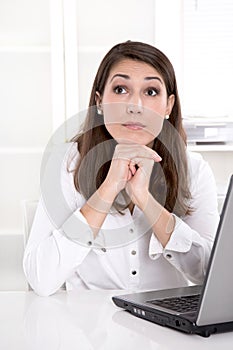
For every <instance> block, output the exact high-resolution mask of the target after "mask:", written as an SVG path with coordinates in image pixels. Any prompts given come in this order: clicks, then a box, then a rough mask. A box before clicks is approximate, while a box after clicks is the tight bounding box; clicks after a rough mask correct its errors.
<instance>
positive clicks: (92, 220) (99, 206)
mask: <svg viewBox="0 0 233 350" xmlns="http://www.w3.org/2000/svg"><path fill="white" fill-rule="evenodd" d="M115 197H116V192H115V191H114V189H113V186H112V185H111V186H109V185H108V184H105V183H103V184H102V185H101V186H100V187H99V188H98V190H97V191H96V192H95V193H94V194H93V195H92V196H91V197H90V198H89V200H88V201H87V202H86V203H85V204H84V205H83V207H82V208H81V209H80V212H81V213H82V215H83V216H84V217H85V219H86V220H87V222H88V224H89V225H90V227H91V228H92V231H93V234H94V237H96V236H97V234H98V232H99V230H100V228H101V226H102V225H103V222H104V220H105V218H106V216H107V214H108V213H109V211H110V209H111V207H112V203H113V201H114V199H115Z"/></svg>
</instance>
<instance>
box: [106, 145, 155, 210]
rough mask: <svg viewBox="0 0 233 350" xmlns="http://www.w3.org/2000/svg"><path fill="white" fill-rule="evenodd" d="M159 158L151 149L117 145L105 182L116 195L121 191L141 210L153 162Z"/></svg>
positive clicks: (140, 146) (147, 191) (147, 189)
mask: <svg viewBox="0 0 233 350" xmlns="http://www.w3.org/2000/svg"><path fill="white" fill-rule="evenodd" d="M160 161H161V157H160V156H159V155H158V154H157V153H156V152H155V151H154V150H152V149H151V148H149V147H147V146H144V145H138V144H118V145H117V146H116V148H115V152H114V155H113V159H112V162H111V165H110V169H109V172H108V174H107V177H106V179H105V181H106V182H107V183H111V186H114V188H113V189H114V192H115V194H116V195H117V194H118V193H119V192H120V191H122V190H123V189H125V190H126V192H127V194H128V196H129V197H130V199H131V200H132V202H133V203H134V204H136V205H137V206H139V207H140V208H141V209H142V208H143V207H144V205H145V201H146V200H147V194H148V193H149V183H150V176H151V173H152V169H153V166H154V163H155V162H160Z"/></svg>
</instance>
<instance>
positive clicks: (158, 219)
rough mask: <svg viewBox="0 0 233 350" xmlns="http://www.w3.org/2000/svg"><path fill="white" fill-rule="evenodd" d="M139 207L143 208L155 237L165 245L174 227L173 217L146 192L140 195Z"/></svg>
mask: <svg viewBox="0 0 233 350" xmlns="http://www.w3.org/2000/svg"><path fill="white" fill-rule="evenodd" d="M141 198H142V200H141V203H140V206H141V209H142V210H143V212H144V214H145V216H146V218H147V220H148V222H149V223H150V224H151V227H152V230H153V232H154V234H155V235H156V237H157V239H158V240H159V241H160V242H161V244H162V246H163V247H165V246H166V244H167V243H168V241H169V239H170V237H171V235H172V232H173V230H174V227H175V218H174V216H173V215H172V214H171V213H169V212H168V211H167V210H166V209H165V208H164V207H163V206H162V205H161V204H159V203H158V202H157V201H156V200H155V199H154V198H153V196H152V195H151V194H150V193H148V194H147V195H146V196H143V197H141Z"/></svg>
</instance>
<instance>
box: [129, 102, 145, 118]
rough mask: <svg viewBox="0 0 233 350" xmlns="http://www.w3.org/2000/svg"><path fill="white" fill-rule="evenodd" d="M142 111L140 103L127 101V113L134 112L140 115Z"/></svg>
mask: <svg viewBox="0 0 233 350" xmlns="http://www.w3.org/2000/svg"><path fill="white" fill-rule="evenodd" d="M142 112H143V107H142V105H141V104H132V103H129V104H128V106H127V113H129V114H131V115H132V114H135V115H140V114H142Z"/></svg>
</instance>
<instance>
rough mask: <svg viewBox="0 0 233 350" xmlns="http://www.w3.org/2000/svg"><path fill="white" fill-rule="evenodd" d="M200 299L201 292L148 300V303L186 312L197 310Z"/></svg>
mask: <svg viewBox="0 0 233 350" xmlns="http://www.w3.org/2000/svg"><path fill="white" fill-rule="evenodd" d="M199 299H200V294H194V295H187V296H182V297H174V298H165V299H158V300H150V301H148V303H151V304H153V305H158V306H161V307H164V308H166V309H170V310H173V311H177V312H180V313H184V312H189V311H197V308H198V303H199Z"/></svg>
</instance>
